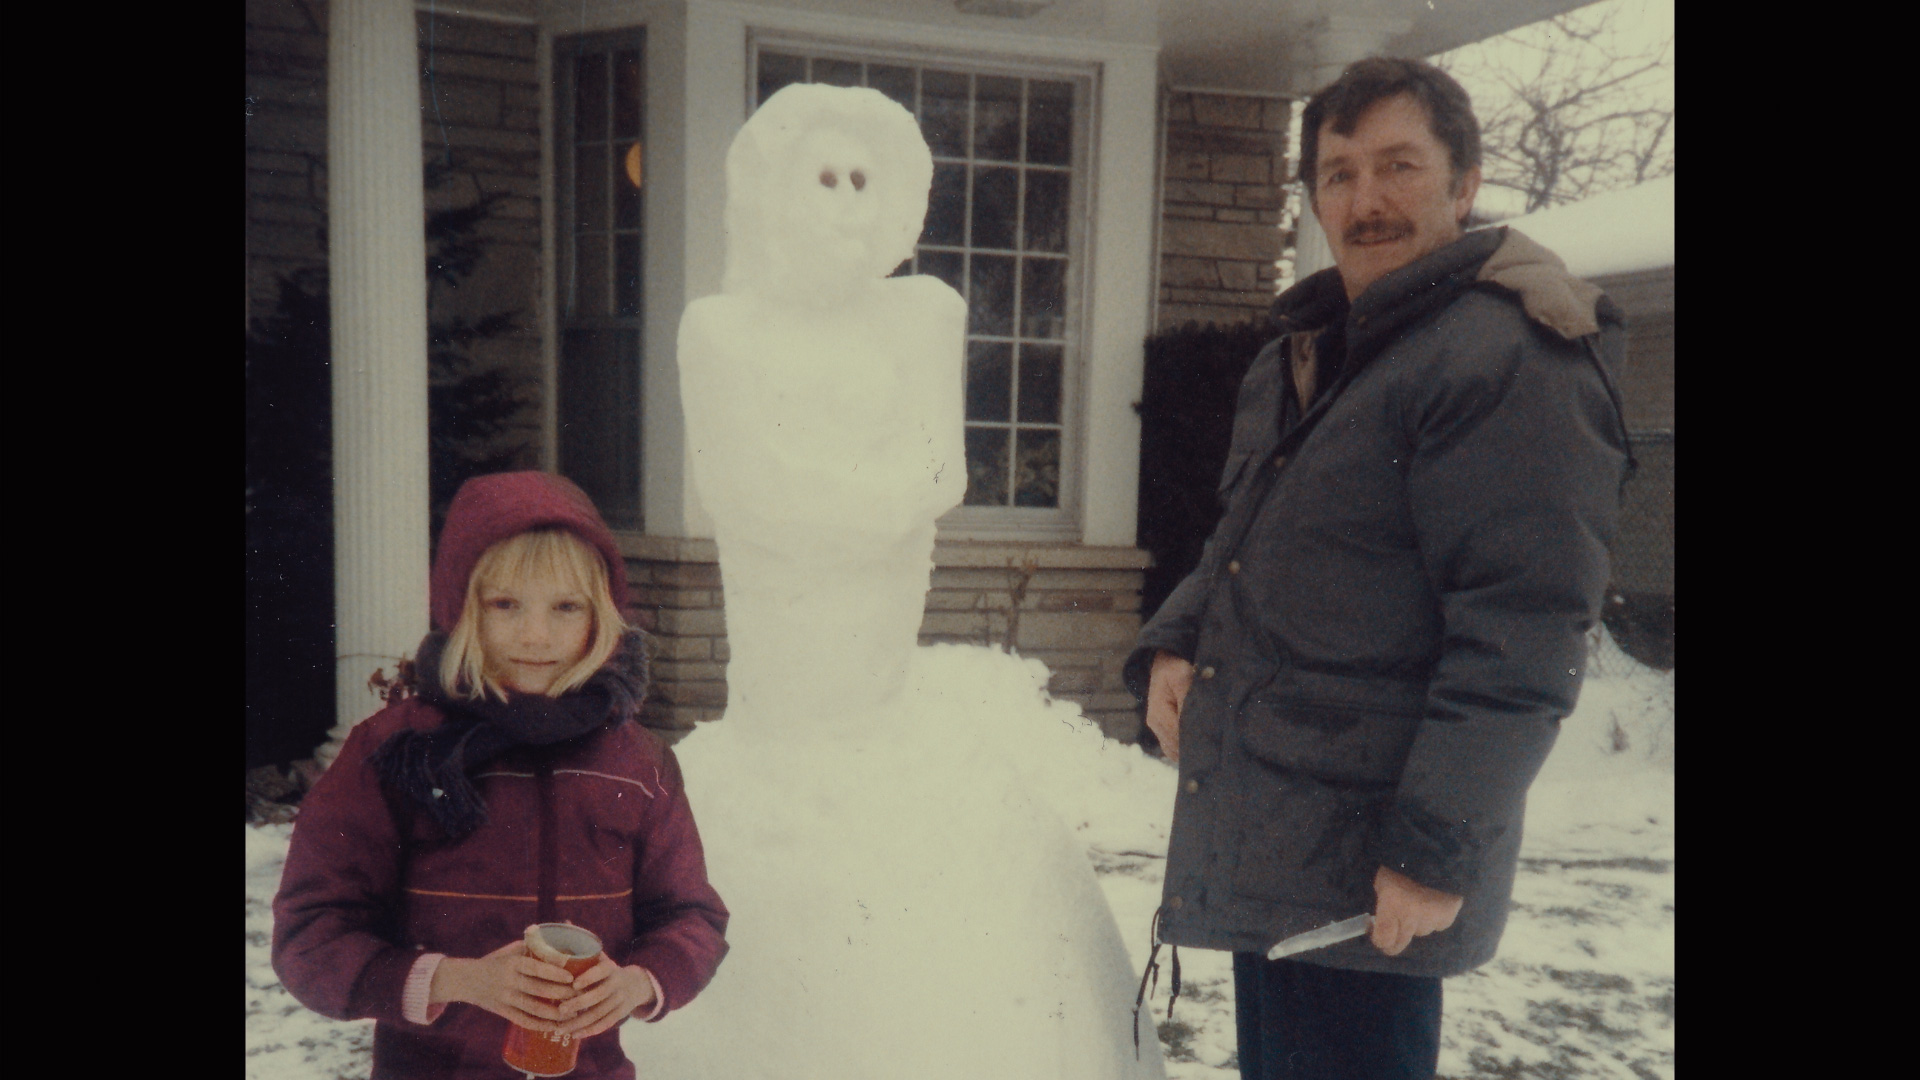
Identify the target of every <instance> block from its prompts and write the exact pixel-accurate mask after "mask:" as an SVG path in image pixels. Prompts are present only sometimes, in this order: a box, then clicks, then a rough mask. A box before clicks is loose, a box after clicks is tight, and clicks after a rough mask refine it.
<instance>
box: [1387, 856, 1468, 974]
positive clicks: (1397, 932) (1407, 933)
mask: <svg viewBox="0 0 1920 1080" xmlns="http://www.w3.org/2000/svg"><path fill="white" fill-rule="evenodd" d="M1373 895H1374V899H1375V903H1374V908H1373V947H1374V948H1376V949H1379V950H1380V951H1381V952H1383V953H1386V954H1387V955H1388V956H1399V955H1400V954H1401V953H1403V952H1406V951H1407V946H1408V945H1409V944H1411V943H1412V942H1413V939H1414V938H1417V937H1426V936H1427V935H1428V934H1431V933H1433V932H1435V931H1437V930H1445V929H1446V928H1447V927H1449V926H1452V925H1453V920H1454V917H1455V916H1457V915H1459V914H1460V905H1461V904H1462V903H1463V902H1465V900H1466V898H1465V897H1463V896H1455V895H1453V894H1452V893H1444V892H1441V891H1440V890H1439V889H1429V888H1427V887H1426V886H1425V885H1422V884H1420V883H1419V882H1417V881H1415V880H1413V879H1412V878H1410V877H1408V876H1406V875H1405V874H1400V873H1395V872H1394V871H1392V870H1389V869H1387V868H1386V867H1384V866H1383V867H1381V868H1380V869H1379V871H1378V872H1376V873H1375V874H1374V875H1373Z"/></svg>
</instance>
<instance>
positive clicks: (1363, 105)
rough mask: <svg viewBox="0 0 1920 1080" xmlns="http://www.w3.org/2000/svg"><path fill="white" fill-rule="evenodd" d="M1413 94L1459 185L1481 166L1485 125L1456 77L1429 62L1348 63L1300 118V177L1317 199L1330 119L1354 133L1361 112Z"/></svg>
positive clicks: (1374, 59) (1342, 131)
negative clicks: (1316, 171)
mask: <svg viewBox="0 0 1920 1080" xmlns="http://www.w3.org/2000/svg"><path fill="white" fill-rule="evenodd" d="M1401 94H1411V95H1412V96H1413V99H1414V100H1415V101H1418V102H1419V103H1420V104H1421V105H1422V106H1424V107H1425V108H1426V110H1427V127H1428V128H1429V129H1430V130H1431V131H1432V132H1433V137H1434V138H1436V139H1439V140H1440V145H1442V146H1444V147H1446V148H1447V159H1448V161H1449V163H1450V164H1451V165H1452V166H1453V182H1454V183H1455V184H1456V185H1457V184H1458V183H1459V182H1460V178H1461V177H1462V176H1464V175H1466V172H1467V170H1468V169H1471V168H1473V167H1474V166H1476V165H1479V164H1480V121H1479V120H1477V119H1475V118H1474V115H1473V102H1472V101H1471V100H1470V99H1469V98H1468V97H1467V91H1466V89H1465V88H1464V87H1462V86H1461V85H1460V84H1459V83H1457V82H1455V81H1454V79H1453V76H1451V75H1449V74H1447V73H1446V72H1444V71H1441V70H1440V69H1439V68H1437V67H1434V66H1433V65H1432V64H1429V63H1427V62H1426V61H1424V60H1404V59H1399V58H1396V57H1388V56H1370V57H1368V58H1366V59H1365V60H1357V61H1355V62H1353V63H1351V64H1349V65H1347V70H1345V71H1343V72H1341V73H1340V77H1339V78H1338V79H1335V80H1334V81H1333V82H1332V83H1331V84H1329V85H1327V86H1325V87H1323V88H1321V90H1320V92H1319V93H1317V94H1315V95H1313V97H1312V98H1310V99H1308V101H1307V108H1306V111H1305V112H1303V113H1302V114H1301V116H1300V125H1301V127H1300V178H1301V179H1302V180H1305V181H1306V182H1307V194H1308V195H1309V196H1312V195H1313V193H1314V191H1315V189H1316V186H1317V185H1316V184H1315V181H1314V175H1313V173H1314V169H1315V167H1316V166H1317V165H1318V164H1319V161H1320V128H1321V126H1322V125H1324V124H1326V123H1327V122H1329V121H1331V122H1332V123H1333V130H1334V132H1335V133H1336V134H1339V135H1351V134H1353V129H1354V127H1355V126H1356V125H1358V124H1359V123H1360V114H1362V113H1364V112H1366V111H1367V110H1368V109H1369V108H1371V107H1372V106H1373V105H1374V104H1375V103H1377V102H1381V101H1385V100H1386V99H1388V98H1391V97H1398V96H1399V95H1401Z"/></svg>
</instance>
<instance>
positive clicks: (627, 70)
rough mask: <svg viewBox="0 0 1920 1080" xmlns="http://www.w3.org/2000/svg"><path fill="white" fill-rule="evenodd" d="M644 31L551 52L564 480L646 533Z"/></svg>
mask: <svg viewBox="0 0 1920 1080" xmlns="http://www.w3.org/2000/svg"><path fill="white" fill-rule="evenodd" d="M645 56H646V31H645V30H644V29H641V28H637V27H636V28H634V29H631V30H622V31H616V32H613V33H597V34H583V35H578V36H572V37H562V38H557V39H555V41H554V46H553V83H554V85H553V102H554V120H555V123H554V163H555V166H556V176H555V191H556V193H557V195H558V198H557V199H556V200H555V202H556V205H555V210H556V221H557V223H558V228H557V229H556V230H555V231H556V237H555V239H556V241H557V243H556V255H557V263H558V266H557V270H558V274H557V284H558V287H559V288H558V299H559V305H558V308H559V310H558V323H559V370H558V373H557V380H556V381H557V384H558V385H557V391H558V392H557V394H556V398H557V400H556V402H555V412H556V417H557V425H558V440H557V442H558V445H557V447H556V450H557V454H558V462H557V465H558V469H559V471H560V473H561V474H562V475H564V476H567V477H568V478H570V479H572V480H573V481H574V482H575V483H577V484H579V485H580V487H581V488H582V489H583V490H584V491H586V493H587V494H588V495H590V496H592V497H593V501H594V505H595V506H598V507H599V508H600V512H601V514H602V515H603V516H604V517H605V518H606V520H607V524H609V525H611V526H613V527H614V528H616V529H633V530H638V529H640V528H642V527H643V526H644V524H645V522H644V521H643V520H642V515H641V506H642V501H641V490H640V476H641V473H640V440H641V435H640V416H641V407H640V404H641V403H640V397H641V378H640V373H641V334H642V329H643V327H642V322H641V320H642V317H643V314H644V313H643V310H642V304H641V298H642V296H643V290H644V282H643V281H642V267H643V266H644V265H645V248H644V246H643V245H644V241H645V237H644V235H643V232H642V224H643V222H644V221H645V214H644V209H645V208H644V205H643V180H644V173H643V168H644V163H645V153H644V148H643V146H642V132H643V131H644V121H645V110H646V101H645V86H646V80H645V77H644V72H645V69H644V64H645Z"/></svg>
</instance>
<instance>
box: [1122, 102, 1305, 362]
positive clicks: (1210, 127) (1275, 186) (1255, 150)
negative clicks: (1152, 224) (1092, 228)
mask: <svg viewBox="0 0 1920 1080" xmlns="http://www.w3.org/2000/svg"><path fill="white" fill-rule="evenodd" d="M1291 106H1292V103H1291V101H1290V100H1289V99H1287V98H1282V97H1251V96H1242V95H1228V94H1208V93H1201V92H1197V91H1183V90H1174V91H1170V92H1169V93H1168V96H1167V102H1166V110H1167V111H1166V144H1167V145H1166V175H1165V177H1164V179H1163V181H1162V183H1163V201H1162V209H1161V233H1160V297H1159V300H1160V304H1159V312H1158V317H1157V321H1156V327H1157V328H1166V327H1174V326H1179V325H1181V324H1182V323H1185V322H1187V321H1188V320H1193V321H1196V322H1201V323H1218V324H1221V325H1230V324H1233V323H1238V322H1246V321H1248V320H1251V319H1258V318H1264V317H1265V315H1266V313H1267V308H1268V307H1269V306H1270V305H1271V304H1272V303H1273V298H1274V295H1275V293H1276V292H1277V289H1276V288H1275V285H1276V282H1277V280H1278V278H1279V268H1278V267H1277V265H1276V263H1277V261H1278V260H1279V259H1280V257H1281V255H1282V253H1283V251H1284V250H1285V249H1287V248H1289V247H1291V246H1292V244H1293V238H1292V221H1291V217H1290V215H1289V214H1288V213H1287V192H1286V188H1285V186H1284V185H1285V184H1286V181H1287V179H1288V177H1289V175H1290V170H1289V166H1288V161H1287V139H1288V125H1289V123H1290V116H1291Z"/></svg>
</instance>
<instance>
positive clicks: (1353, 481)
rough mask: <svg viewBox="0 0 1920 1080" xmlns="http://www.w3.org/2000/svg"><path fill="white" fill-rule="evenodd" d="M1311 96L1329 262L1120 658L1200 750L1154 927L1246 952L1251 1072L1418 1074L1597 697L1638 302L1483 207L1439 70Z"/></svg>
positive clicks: (1175, 745) (1243, 1040)
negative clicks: (1338, 932) (1166, 584)
mask: <svg viewBox="0 0 1920 1080" xmlns="http://www.w3.org/2000/svg"><path fill="white" fill-rule="evenodd" d="M1303 122H1304V125H1305V127H1304V130H1303V138H1302V140H1301V162H1300V175H1301V177H1302V179H1304V180H1305V181H1306V183H1307V190H1308V195H1309V202H1310V205H1311V207H1312V209H1313V212H1314V214H1315V215H1316V216H1317V217H1318V218H1319V221H1320V224H1321V226H1322V227H1323V229H1324V230H1325V232H1326V235H1327V238H1328V241H1329V243H1330V245H1331V247H1332V249H1333V256H1334V262H1335V264H1336V265H1335V266H1334V267H1332V268H1329V269H1327V270H1324V271H1321V272H1320V273H1317V274H1314V275H1312V276H1310V277H1307V278H1306V279H1305V280H1303V281H1301V282H1300V283H1299V284H1297V285H1295V286H1294V287H1293V288H1291V289H1289V290H1287V291H1286V292H1285V293H1284V294H1282V295H1281V296H1280V297H1279V298H1278V299H1277V300H1276V301H1275V303H1274V306H1273V313H1272V317H1273V320H1274V322H1275V324H1276V327H1277V329H1278V331H1279V337H1278V338H1276V339H1275V340H1274V341H1273V342H1271V343H1270V344H1268V345H1267V346H1266V347H1265V348H1264V349H1263V350H1261V352H1260V354H1259V356H1258V357H1257V358H1256V359H1255V360H1254V362H1253V365H1252V367H1251V368H1250V369H1249V370H1248V372H1247V376H1246V379H1245V381H1244V382H1243V383H1242V385H1241V388H1240V396H1239V404H1238V407H1237V411H1236V413H1235V417H1234V426H1233V441H1232V449H1231V451H1230V452H1229V455H1228V459H1227V464H1226V468H1225V470H1224V472H1223V474H1222V477H1221V482H1220V488H1219V493H1220V496H1221V498H1222V500H1223V502H1224V504H1225V507H1226V510H1225V514H1224V516H1223V517H1222V518H1221V520H1220V523H1219V525H1218V526H1217V527H1216V529H1215V531H1214V534H1213V536H1212V537H1211V538H1210V539H1209V540H1208V542H1207V548H1206V552H1205V554H1204V555H1203V556H1202V558H1201V561H1200V565H1199V566H1198V567H1197V568H1196V569H1195V570H1194V571H1193V573H1192V574H1191V575H1189V576H1188V577H1187V578H1186V579H1185V580H1184V581H1183V582H1182V583H1181V584H1180V586H1179V587H1178V588H1177V589H1176V590H1175V591H1174V592H1173V594H1172V595H1171V596H1170V597H1169V598H1168V599H1167V601H1166V603H1165V604H1164V605H1163V606H1162V607H1161V608H1160V610H1159V611H1158V612H1157V613H1156V614H1155V615H1154V616H1153V618H1152V619H1151V620H1150V621H1149V622H1148V623H1147V624H1146V626H1145V627H1143V628H1142V630H1141V632H1140V637H1139V640H1138V643H1137V648H1136V650H1135V652H1134V653H1133V655H1132V656H1131V657H1130V658H1129V660H1128V663H1127V669H1126V674H1127V680H1128V685H1129V686H1131V687H1133V688H1134V692H1135V693H1136V694H1142V696H1144V697H1145V698H1146V701H1147V723H1148V725H1149V727H1151V728H1152V730H1153V731H1154V733H1155V735H1156V736H1158V738H1159V740H1160V745H1161V747H1162V749H1163V750H1164V752H1165V753H1166V755H1167V757H1168V758H1169V759H1170V760H1173V761H1177V762H1178V764H1179V768H1180V779H1179V794H1178V797H1177V799H1176V802H1175V804H1174V818H1173V830H1172V837H1171V841H1170V844H1169V847H1168V852H1167V869H1166V886H1165V895H1164V897H1163V901H1162V904H1161V908H1160V911H1159V914H1158V916H1157V930H1156V937H1157V942H1156V947H1157V945H1158V944H1159V943H1166V944H1169V945H1173V946H1175V947H1176V948H1177V947H1178V946H1181V945H1186V946H1189V947H1196V948H1206V949H1225V950H1230V951H1232V952H1233V953H1234V988H1235V1004H1236V1012H1237V1027H1238V1036H1239V1063H1240V1072H1241V1075H1242V1076H1243V1077H1246V1078H1248V1080H1278V1078H1282V1077H1285V1078H1287V1080H1308V1078H1311V1080H1331V1078H1340V1080H1347V1078H1367V1080H1376V1078H1377V1080H1384V1078H1396V1080H1397V1078H1407V1080H1413V1078H1416V1077H1418V1078H1423V1080H1424V1078H1428V1077H1431V1076H1433V1074H1434V1070H1435V1067H1436V1063H1437V1060H1438V1056H1439V1043H1440V1005H1441V979H1442V978H1444V977H1447V976H1452V975H1458V974H1461V973H1464V972H1466V971H1469V970H1471V969H1473V968H1474V967H1477V966H1478V965H1480V964H1483V963H1485V962H1486V961H1487V960H1489V959H1491V958H1492V957H1493V955H1494V951H1495V949H1496V947H1497V946H1498V944H1499V941H1500V935H1501V931H1502V929H1503V927H1504V925H1505V922H1506V912H1507V905H1508V900H1509V897H1510V894H1511V891H1512V885H1513V875H1514V869H1515V863H1516V860H1517V856H1518V851H1519V846H1520V833H1521V820H1522V814H1523V811H1524V808H1525V800H1526V791H1527V787H1528V785H1529V784H1530V783H1532V781H1533V778H1534V775H1535V774H1536V773H1537V772H1538V771H1539V768H1540V765H1541V763H1542V762H1543V761H1544V760H1545V758H1546V756H1547V752H1548V750H1549V749H1550V748H1551V747H1552V745H1553V740H1554V736H1555V734H1556V733H1557V731H1558V726H1559V721H1560V719H1561V718H1562V717H1564V716H1566V715H1567V714H1568V713H1570V712H1571V711H1572V710H1573V706H1574V702H1575V699H1576V698H1577V697H1578V694H1579V690H1580V681H1581V673H1582V672H1583V671H1584V669H1585V666H1586V634H1587V631H1588V629H1589V628H1590V627H1592V626H1593V624H1594V621H1595V619H1596V618H1597V617H1598V613H1599V609H1600V601H1601V595H1602V591H1603V589H1604V587H1605V585H1606V583H1607V580H1608V567H1607V545H1608V543H1609V541H1610V539H1611V537H1612V535H1613V531H1614V520H1615V514H1616V511H1617V508H1618V495H1619V490H1620V485H1621V483H1622V482H1623V480H1624V478H1625V475H1626V471H1627V469H1628V468H1629V467H1630V460H1631V459H1630V455H1629V453H1628V450H1627V442H1626V426H1625V421H1624V417H1623V416H1622V415H1621V410H1620V405H1619V399H1618V394H1617V392H1616V390H1615V386H1616V384H1617V380H1618V378H1619V367H1620V365H1621V363H1622V362H1623V359H1624V352H1625V345H1626V341H1625V327H1624V324H1623V319H1622V316H1621V313H1620V311H1619V309H1618V308H1617V307H1616V306H1615V305H1614V304H1613V303H1612V302H1611V301H1610V300H1609V299H1607V297H1605V296H1604V295H1603V294H1602V293H1601V291H1600V290H1599V289H1598V288H1596V287H1595V286H1593V285H1591V284H1588V283H1587V282H1584V281H1581V280H1579V279H1577V278H1574V277H1572V276H1571V275H1570V274H1568V273H1567V271H1566V269H1565V267H1564V265H1563V264H1562V263H1561V261H1560V260H1559V259H1558V258H1557V257H1556V256H1554V255H1553V254H1552V253H1551V252H1548V251H1547V250H1546V249H1544V248H1542V247H1540V246H1539V245H1537V244H1535V243H1533V242H1532V241H1531V240H1528V239H1527V238H1526V237H1524V236H1522V235H1521V234H1519V233H1518V232H1515V231H1513V230H1511V229H1506V228H1493V229H1485V230H1478V231H1475V232H1465V231H1463V227H1462V226H1463V222H1464V221H1465V220H1466V217H1467V214H1468V212H1469V211H1470V210H1471V209H1472V207H1473V199H1474V195H1475V193H1476V192H1477V191H1478V189H1479V184H1480V168H1479V165H1480V134H1479V124H1478V122H1477V121H1476V120H1475V118H1474V116H1473V111H1472V106H1471V103H1470V102H1469V100H1468V98H1467V94H1466V92H1465V91H1464V90H1463V89H1461V87H1460V85H1459V84H1458V83H1456V82H1455V81H1454V80H1453V79H1452V78H1450V77H1448V76H1447V75H1446V74H1445V73H1444V72H1442V71H1440V70H1439V69H1438V68H1436V67H1434V66H1432V65H1430V64H1426V63H1423V62H1420V61H1417V60H1399V59H1384V58H1373V59H1367V60H1362V61H1360V62H1358V63H1356V64H1353V65H1352V66H1350V67H1349V68H1347V70H1346V71H1345V72H1344V73H1342V74H1341V76H1340V78H1339V79H1338V80H1336V81H1335V82H1334V83H1333V84H1332V85H1330V86H1328V87H1326V88H1325V89H1323V90H1321V91H1320V92H1319V93H1317V94H1315V95H1314V96H1313V98H1312V99H1311V100H1310V101H1309V103H1308V104H1307V107H1306V111H1305V114H1304V117H1303ZM1368 913H1370V914H1371V915H1372V916H1373V923H1372V927H1371V931H1370V933H1368V934H1366V935H1365V936H1362V937H1359V938H1355V939H1352V940H1348V941H1345V942H1342V943H1339V944H1334V945H1330V946H1326V947H1323V948H1318V949H1315V950H1312V951H1308V952H1304V953H1302V954H1300V955H1298V956H1296V957H1292V958H1287V959H1280V960H1268V959H1266V956H1265V953H1266V951H1267V949H1268V948H1269V947H1270V946H1272V945H1273V944H1274V943H1275V942H1277V941H1279V940H1280V939H1282V938H1286V937H1289V936H1291V935H1294V934H1298V933H1301V932H1303V931H1307V930H1311V929H1315V928H1318V927H1321V926H1325V925H1327V924H1330V923H1333V922H1336V921H1339V920H1343V919H1347V918H1349V917H1353V916H1356V915H1362V914H1368Z"/></svg>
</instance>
